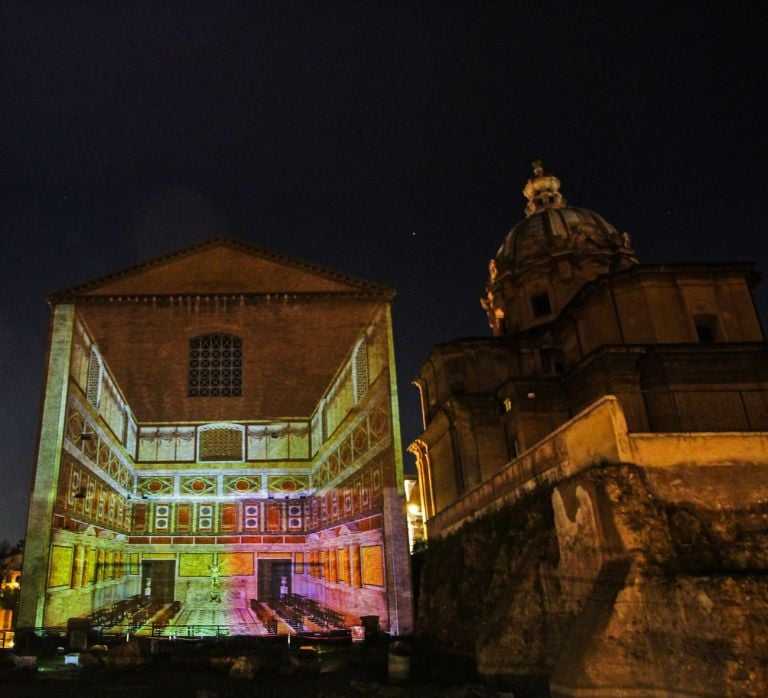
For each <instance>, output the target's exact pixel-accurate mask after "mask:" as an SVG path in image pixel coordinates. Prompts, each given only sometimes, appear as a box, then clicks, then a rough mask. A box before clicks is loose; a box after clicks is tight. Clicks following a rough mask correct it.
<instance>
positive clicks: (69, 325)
mask: <svg viewBox="0 0 768 698" xmlns="http://www.w3.org/2000/svg"><path fill="white" fill-rule="evenodd" d="M74 319H75V308H74V306H73V305H69V304H62V305H57V306H55V308H54V311H53V318H52V321H51V331H50V340H49V348H48V357H47V369H46V379H45V396H44V398H43V409H42V414H41V419H40V422H41V424H40V436H39V441H38V445H37V456H36V463H35V475H34V479H33V488H32V495H31V497H30V505H29V513H28V517H27V536H26V547H25V551H24V570H23V577H24V584H23V586H22V591H21V601H20V605H19V618H18V622H17V627H19V628H24V627H40V626H41V625H42V624H43V608H44V603H45V589H46V581H47V579H48V550H49V547H50V542H51V521H52V516H53V505H54V497H53V496H52V493H54V492H55V491H56V488H57V483H58V478H59V468H60V465H61V451H62V443H63V439H64V428H65V417H66V411H67V386H68V383H69V373H70V359H71V353H72V335H73V329H74Z"/></svg>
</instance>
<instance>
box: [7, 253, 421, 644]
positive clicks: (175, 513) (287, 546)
mask: <svg viewBox="0 0 768 698" xmlns="http://www.w3.org/2000/svg"><path fill="white" fill-rule="evenodd" d="M393 295H394V294H393V292H392V291H391V290H390V289H388V288H385V287H382V286H380V285H377V284H374V283H370V282H367V281H363V280H360V279H356V278H352V277H348V276H345V275H342V274H339V273H336V272H333V271H330V270H328V269H324V268H321V267H318V266H315V265H311V264H308V263H304V262H300V261H297V260H294V259H290V258H287V257H284V256H281V255H278V254H275V253H272V252H270V251H267V250H264V249H261V248H258V247H255V246H251V245H247V244H244V243H241V242H238V241H235V240H232V239H228V238H217V239H214V240H211V241H208V242H206V243H203V244H200V245H197V246H194V247H191V248H188V249H185V250H181V251H179V252H177V253H174V254H171V255H167V256H165V257H161V258H158V259H155V260H151V261H149V262H146V263H144V264H141V265H139V266H137V267H133V268H130V269H127V270H124V271H122V272H118V273H115V274H112V275H110V276H107V277H104V278H101V279H97V280H95V281H92V282H90V283H86V284H83V285H80V286H77V287H75V288H71V289H68V290H65V291H62V292H60V293H56V294H53V295H52V296H50V297H49V303H50V305H51V308H52V315H53V317H52V327H51V336H50V348H49V356H48V366H47V379H46V388H45V397H44V404H43V412H42V419H41V429H40V437H39V446H38V453H37V465H36V474H35V479H34V486H33V493H32V498H31V502H30V510H29V519H28V529H27V548H26V553H25V559H24V582H25V584H24V589H23V593H22V600H21V609H20V617H19V623H18V626H19V627H20V628H22V627H40V626H60V625H62V624H66V622H67V620H68V619H69V618H71V617H89V616H92V615H93V614H95V613H97V612H98V611H99V610H100V609H105V608H109V607H111V606H114V605H115V604H116V603H119V602H120V601H121V600H124V599H127V598H135V597H142V596H144V597H148V598H152V599H153V600H155V601H157V602H159V603H169V602H173V601H179V602H180V603H181V604H182V608H187V609H190V608H206V609H208V610H214V611H215V610H216V609H222V610H227V609H240V610H239V611H238V612H239V613H241V616H242V613H246V614H247V613H248V609H249V607H250V605H251V601H252V600H265V601H266V600H268V599H270V598H275V597H279V596H286V595H295V596H299V597H302V598H305V599H311V600H312V601H314V602H316V603H317V604H320V605H321V606H322V607H324V608H327V609H330V610H331V611H333V612H334V613H336V614H338V615H337V617H338V618H341V619H343V620H344V622H345V623H347V624H349V623H353V622H359V620H358V617H359V616H362V615H377V616H379V618H380V622H381V624H382V626H383V627H385V628H388V629H389V630H390V631H392V632H394V633H402V632H408V631H409V630H410V627H411V617H410V614H411V611H410V608H411V598H410V581H409V576H408V559H407V554H408V547H407V531H406V524H405V515H404V497H403V474H402V462H401V447H400V435H399V424H398V408H397V393H396V382H395V366H394V358H393V357H394V355H393V349H392V326H391V319H390V302H391V299H392V297H393ZM225 616H226V614H224V616H217V618H218V620H219V621H220V622H224V623H226V618H225ZM222 618H224V620H222ZM252 620H254V625H253V627H252V629H251V630H252V632H255V633H258V632H261V631H263V630H264V629H263V628H260V627H259V625H258V622H257V620H256V619H252ZM241 621H242V617H241ZM239 622H240V621H239ZM238 627H239V626H238ZM285 628H286V630H287V626H285ZM239 631H240V632H247V631H248V629H245V630H244V629H243V627H239Z"/></svg>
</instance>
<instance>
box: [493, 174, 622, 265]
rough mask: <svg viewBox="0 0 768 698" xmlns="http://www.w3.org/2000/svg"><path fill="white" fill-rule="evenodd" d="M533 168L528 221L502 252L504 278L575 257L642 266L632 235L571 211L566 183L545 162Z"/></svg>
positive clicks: (499, 255)
mask: <svg viewBox="0 0 768 698" xmlns="http://www.w3.org/2000/svg"><path fill="white" fill-rule="evenodd" d="M533 167H534V170H533V172H534V176H533V178H532V179H530V180H528V183H527V184H526V185H525V188H524V189H523V194H525V197H526V198H527V199H528V204H527V205H526V207H525V213H526V218H524V219H523V220H522V221H520V222H519V223H517V224H516V225H515V226H514V227H513V228H512V230H510V231H509V233H508V234H507V236H506V238H505V239H504V242H503V243H502V244H501V247H499V249H498V252H497V253H496V257H495V260H494V261H495V265H496V269H497V270H498V272H499V273H502V272H504V271H509V272H511V273H513V274H516V273H522V272H525V271H526V270H527V269H529V268H531V267H534V266H537V265H539V264H548V263H549V262H551V260H552V259H553V257H558V256H561V255H564V254H569V253H570V254H573V253H576V254H578V255H579V256H586V257H605V258H607V259H606V261H609V260H611V259H612V258H614V257H616V259H615V260H614V261H615V265H616V266H619V267H624V266H629V265H631V264H633V263H636V262H637V260H636V259H635V258H634V251H633V250H632V249H631V248H630V245H629V236H628V235H627V234H626V233H624V234H623V235H622V234H621V233H619V232H618V231H617V230H616V228H614V227H613V226H612V225H611V224H610V223H609V222H608V221H606V220H605V218H603V217H602V216H600V215H599V214H597V213H595V212H594V211H590V210H588V209H585V208H576V207H575V206H568V205H567V201H566V200H565V198H563V195H562V194H561V193H560V180H559V179H558V178H557V177H555V176H553V175H547V174H544V171H543V168H542V167H541V163H540V162H535V163H534V164H533ZM611 266H614V264H611Z"/></svg>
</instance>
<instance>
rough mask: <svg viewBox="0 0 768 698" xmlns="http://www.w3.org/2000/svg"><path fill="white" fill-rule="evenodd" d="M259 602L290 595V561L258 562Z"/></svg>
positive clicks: (271, 560) (288, 559) (286, 559)
mask: <svg viewBox="0 0 768 698" xmlns="http://www.w3.org/2000/svg"><path fill="white" fill-rule="evenodd" d="M258 575H259V577H258V583H259V600H260V601H266V600H268V599H279V598H282V597H284V596H287V595H288V594H290V593H291V560H290V558H285V559H282V558H280V559H270V560H259V566H258Z"/></svg>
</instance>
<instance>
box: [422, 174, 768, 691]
mask: <svg viewBox="0 0 768 698" xmlns="http://www.w3.org/2000/svg"><path fill="white" fill-rule="evenodd" d="M523 193H524V195H525V197H526V199H527V205H526V206H525V218H524V219H523V220H522V221H521V222H519V223H517V224H516V225H514V226H513V227H512V229H511V230H510V231H509V233H508V234H507V236H506V237H505V238H504V240H503V241H502V243H501V246H500V247H499V249H498V251H497V252H496V255H495V256H494V257H493V258H492V259H491V260H490V262H489V265H488V282H487V285H486V289H485V295H484V297H483V298H482V301H481V303H482V308H483V309H484V311H485V313H486V314H487V317H488V323H489V326H490V329H491V333H489V334H490V335H491V336H488V337H485V338H477V337H472V338H464V339H456V340H454V341H451V342H448V343H445V344H440V345H438V346H436V347H434V349H433V350H432V352H431V354H430V355H429V357H428V358H427V360H426V361H425V362H424V364H423V365H422V367H421V369H420V372H419V375H418V377H417V378H416V380H415V384H416V386H417V387H418V389H419V393H420V396H421V406H422V413H423V425H424V431H423V433H422V434H421V436H420V437H419V438H418V439H416V440H415V441H414V442H413V443H412V444H411V445H410V447H409V450H410V451H411V452H412V453H413V454H414V455H415V456H416V461H417V467H418V472H419V481H420V488H421V496H422V507H423V510H424V513H425V519H426V533H427V537H428V539H429V542H430V548H429V551H428V557H427V567H426V570H425V576H424V578H423V583H422V586H421V596H420V599H419V624H418V626H419V632H421V633H423V634H426V635H429V636H431V637H433V638H434V639H435V640H436V641H437V642H438V643H439V644H442V645H444V646H445V647H446V648H447V649H450V650H451V651H453V652H460V653H464V654H467V655H470V656H473V657H474V658H475V660H476V662H477V666H478V669H479V670H480V672H481V673H482V674H486V675H497V676H498V675H505V676H512V677H518V678H519V677H528V679H529V680H530V681H533V682H534V683H535V681H536V680H540V681H542V682H544V683H546V684H547V688H546V690H549V691H551V694H552V695H562V696H565V695H579V696H587V695H630V694H631V695H651V693H652V692H654V691H667V690H669V691H673V692H671V693H664V695H678V693H674V690H678V689H679V690H680V691H681V693H680V695H683V694H685V695H689V694H696V695H700V694H701V695H710V694H712V695H714V694H718V695H726V694H728V695H736V694H738V695H751V693H749V691H751V690H754V691H756V693H755V695H757V694H759V693H764V692H765V691H766V690H768V675H767V674H766V671H765V669H764V668H763V669H760V668H757V667H760V666H763V667H764V662H762V661H761V660H760V657H764V656H765V651H766V649H768V645H767V642H768V641H766V638H765V632H764V628H765V627H766V623H768V604H766V603H765V599H766V598H768V596H766V593H765V592H766V588H765V581H764V580H765V576H764V575H765V572H766V571H768V566H767V565H768V563H767V562H766V561H767V560H768V552H767V551H766V545H765V532H766V531H768V511H766V507H765V501H766V500H765V496H766V495H765V493H766V491H768V346H767V345H766V341H765V336H764V334H763V330H762V328H761V324H760V320H759V318H758V314H757V311H756V308H755V304H754V302H753V298H752V288H753V287H754V285H755V284H756V283H757V281H758V280H759V275H758V274H757V272H756V271H755V270H754V268H753V265H752V264H749V263H722V264H720V263H706V264H693V263H676V264H641V263H640V262H639V261H638V259H637V257H636V256H635V252H634V250H633V249H632V245H631V240H630V236H629V235H628V234H627V233H626V232H622V231H620V229H617V228H616V227H614V225H612V224H611V223H610V222H608V221H606V220H605V219H604V218H603V217H602V216H600V215H599V214H597V213H594V212H593V211H590V210H588V209H584V208H576V207H574V206H570V205H569V204H568V203H567V202H566V200H565V198H564V197H563V194H562V193H561V191H560V181H559V179H558V178H557V177H555V176H554V175H552V174H549V173H547V172H545V170H544V169H543V167H542V165H541V163H540V162H535V163H533V176H532V178H531V179H530V180H529V181H528V183H527V184H526V185H525V188H524V190H523ZM542 502H543V503H542ZM536 507H538V508H536ZM534 510H535V511H534ZM504 512H507V513H506V514H505V513H504ZM521 512H522V513H521ZM503 516H506V517H507V518H506V519H503V521H505V522H507V523H503V524H501V523H499V521H500V519H499V517H503ZM532 521H538V522H539V523H540V524H541V522H544V523H543V524H541V526H542V527H540V528H539V529H537V531H536V535H533V532H526V531H527V529H526V528H525V527H526V526H530V525H532V524H531V522H532ZM509 522H512V523H509ZM515 522H516V523H515ZM515 526H517V527H518V528H515ZM521 527H522V528H521ZM493 531H496V533H494V534H492V533H490V532H493ZM501 531H504V532H505V533H504V534H503V535H502V533H500V532H501ZM473 532H475V533H473ZM529 534H530V537H526V536H528V535H529ZM494 536H496V537H494ZM505 536H506V537H505ZM512 539H514V540H515V541H517V542H516V543H514V544H513V542H511V541H512ZM440 541H450V544H449V545H440V544H439V543H440ZM457 550H460V551H462V554H457V553H456V551H457ZM451 555H453V556H454V557H450V556H451ZM441 565H444V566H443V567H441ZM445 565H451V566H452V567H453V569H454V570H455V574H456V575H458V576H459V577H460V578H461V579H464V580H468V581H467V582H466V584H467V591H468V589H469V587H470V586H471V587H472V588H474V589H475V590H477V593H478V594H479V595H480V596H481V597H482V598H483V602H482V603H473V602H472V600H471V599H472V597H470V596H468V594H465V593H463V590H462V588H460V589H458V590H457V589H456V588H455V587H450V585H449V583H448V582H446V581H443V578H444V575H442V576H441V575H440V574H439V573H438V572H436V571H435V570H439V569H446V567H445ZM462 565H464V567H462ZM430 566H432V567H431V568H430ZM430 569H432V572H430ZM470 580H471V581H470ZM758 597H759V598H760V599H762V600H761V601H760V602H757V601H756V600H755V599H757V598H758ZM704 599H706V600H704ZM468 600H469V601H468ZM758 619H759V620H758ZM761 624H762V626H761ZM446 627H447V628H449V629H450V630H446ZM761 627H762V628H763V629H761ZM715 646H716V648H717V649H713V647H715ZM734 677H737V678H734ZM530 681H529V684H527V685H530ZM522 685H523V684H518V686H522ZM540 688H541V690H544V689H543V688H542V687H541V686H540ZM704 689H706V690H704ZM633 691H634V692H633ZM637 691H639V692H637ZM643 691H647V692H646V693H643ZM700 691H704V693H700ZM706 691H714V693H708V692H706ZM653 694H654V695H656V693H653ZM536 695H539V694H538V693H537V694H536ZM541 695H544V693H542V694H541Z"/></svg>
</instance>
